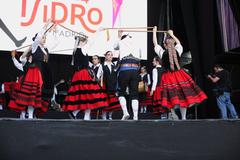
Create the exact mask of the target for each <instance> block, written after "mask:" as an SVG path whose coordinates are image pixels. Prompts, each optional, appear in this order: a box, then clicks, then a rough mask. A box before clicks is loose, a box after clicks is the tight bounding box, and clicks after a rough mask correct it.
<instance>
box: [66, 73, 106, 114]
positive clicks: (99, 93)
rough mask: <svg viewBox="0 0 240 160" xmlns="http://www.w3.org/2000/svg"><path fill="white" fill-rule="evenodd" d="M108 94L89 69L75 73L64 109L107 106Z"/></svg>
mask: <svg viewBox="0 0 240 160" xmlns="http://www.w3.org/2000/svg"><path fill="white" fill-rule="evenodd" d="M107 105H108V104H107V95H106V93H105V91H104V90H103V89H102V88H101V86H100V85H99V84H98V82H97V81H94V80H93V78H92V77H91V75H90V73H89V71H88V70H87V69H81V70H78V71H76V72H75V73H74V75H73V78H72V83H71V86H70V88H69V90H68V95H67V96H66V98H65V101H64V102H63V106H62V109H63V111H73V110H86V109H92V110H93V109H100V108H104V107H106V106H107Z"/></svg>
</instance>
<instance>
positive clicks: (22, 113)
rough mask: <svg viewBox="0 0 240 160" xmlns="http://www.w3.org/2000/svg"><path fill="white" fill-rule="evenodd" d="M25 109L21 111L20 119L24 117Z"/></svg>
mask: <svg viewBox="0 0 240 160" xmlns="http://www.w3.org/2000/svg"><path fill="white" fill-rule="evenodd" d="M25 115H26V111H21V113H20V119H25Z"/></svg>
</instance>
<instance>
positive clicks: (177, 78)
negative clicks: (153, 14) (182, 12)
mask: <svg viewBox="0 0 240 160" xmlns="http://www.w3.org/2000/svg"><path fill="white" fill-rule="evenodd" d="M175 43H176V45H175ZM153 44H154V50H155V52H156V53H157V54H158V55H159V57H160V58H162V66H163V67H164V68H165V69H166V72H164V73H163V74H162V78H161V83H160V91H159V94H160V95H159V96H158V98H157V99H155V101H157V102H159V103H160V104H161V105H162V106H163V107H167V108H168V109H170V110H171V112H172V113H173V114H174V115H176V114H175V110H174V109H175V108H180V112H181V118H182V119H183V120H185V119H186V111H187V108H188V107H190V106H193V105H194V104H196V103H201V102H202V101H204V100H205V99H207V96H206V94H205V93H204V92H203V91H202V90H201V89H200V88H199V87H198V86H197V85H196V84H195V82H194V81H193V79H192V78H191V77H190V76H189V75H188V74H187V73H186V72H185V71H184V70H183V69H181V67H180V65H179V58H180V56H181V54H182V52H183V47H182V45H181V43H180V41H179V40H178V38H177V37H176V36H175V35H174V34H173V31H172V30H169V31H168V36H167V37H166V38H165V40H164V47H165V49H166V50H164V49H163V48H162V47H161V46H160V45H159V44H158V42H157V27H156V26H155V27H154V28H153ZM155 98H156V97H155Z"/></svg>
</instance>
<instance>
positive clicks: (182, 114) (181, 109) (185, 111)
mask: <svg viewBox="0 0 240 160" xmlns="http://www.w3.org/2000/svg"><path fill="white" fill-rule="evenodd" d="M180 112H181V116H182V120H186V113H187V108H182V107H180Z"/></svg>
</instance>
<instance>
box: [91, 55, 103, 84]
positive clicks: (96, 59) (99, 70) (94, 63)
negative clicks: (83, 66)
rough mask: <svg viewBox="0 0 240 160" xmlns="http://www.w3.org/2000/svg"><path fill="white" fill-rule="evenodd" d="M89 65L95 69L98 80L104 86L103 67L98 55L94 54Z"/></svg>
mask: <svg viewBox="0 0 240 160" xmlns="http://www.w3.org/2000/svg"><path fill="white" fill-rule="evenodd" d="M89 67H91V69H92V70H93V72H94V76H95V79H96V81H98V82H99V83H100V85H101V86H102V76H103V68H102V65H101V63H100V58H99V57H98V56H97V55H94V56H92V63H91V62H89Z"/></svg>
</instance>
